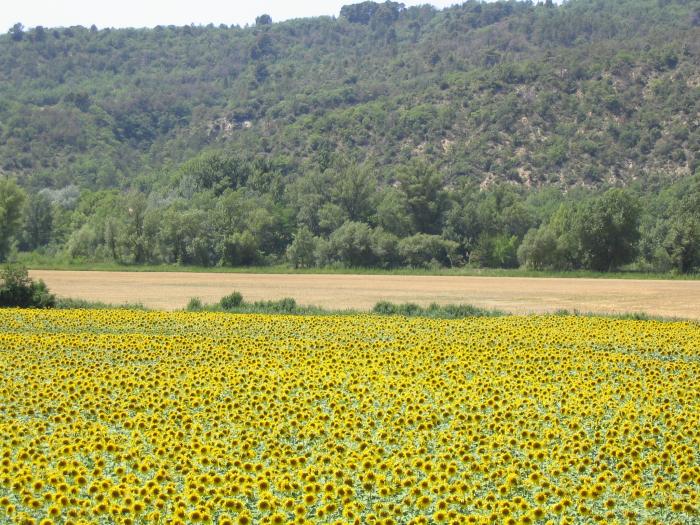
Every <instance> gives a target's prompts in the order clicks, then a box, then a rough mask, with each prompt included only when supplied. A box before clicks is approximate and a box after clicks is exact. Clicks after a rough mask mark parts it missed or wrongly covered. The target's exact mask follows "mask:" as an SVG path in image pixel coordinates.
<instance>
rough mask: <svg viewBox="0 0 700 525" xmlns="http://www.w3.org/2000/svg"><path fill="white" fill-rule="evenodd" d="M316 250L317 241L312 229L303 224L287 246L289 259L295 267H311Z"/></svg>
mask: <svg viewBox="0 0 700 525" xmlns="http://www.w3.org/2000/svg"><path fill="white" fill-rule="evenodd" d="M315 250H316V242H315V240H314V236H313V234H312V233H311V230H309V229H308V228H307V227H305V226H302V227H301V228H299V230H297V232H296V233H295V234H294V239H293V240H292V243H291V244H290V245H289V247H288V248H287V259H288V260H289V262H290V263H291V264H292V266H294V268H311V267H312V266H313V265H314V262H315V253H314V252H315Z"/></svg>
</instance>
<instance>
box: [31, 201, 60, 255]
mask: <svg viewBox="0 0 700 525" xmlns="http://www.w3.org/2000/svg"><path fill="white" fill-rule="evenodd" d="M52 230H53V213H52V209H51V201H49V199H48V198H47V197H46V195H44V194H43V193H35V194H33V195H31V196H30V197H29V199H28V200H27V206H26V208H25V214H24V243H25V247H26V248H27V249H29V250H35V249H36V248H38V247H40V246H45V245H47V244H48V243H49V242H50V241H51V232H52Z"/></svg>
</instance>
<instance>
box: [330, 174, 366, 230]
mask: <svg viewBox="0 0 700 525" xmlns="http://www.w3.org/2000/svg"><path fill="white" fill-rule="evenodd" d="M376 191H377V179H376V177H375V176H374V174H373V173H372V171H371V170H370V169H369V168H368V167H367V166H357V165H350V166H347V167H345V168H343V169H341V170H339V171H338V172H337V173H336V174H335V177H334V185H333V190H332V198H333V200H334V201H335V202H336V203H337V204H338V205H339V206H341V207H342V208H343V210H344V211H345V213H346V214H347V216H348V218H349V219H350V220H351V221H366V220H367V219H368V218H369V216H370V215H371V213H372V211H373V210H374V209H375V206H374V203H373V202H372V200H373V199H372V198H373V196H374V195H375V194H376Z"/></svg>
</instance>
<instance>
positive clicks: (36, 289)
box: [0, 265, 56, 308]
mask: <svg viewBox="0 0 700 525" xmlns="http://www.w3.org/2000/svg"><path fill="white" fill-rule="evenodd" d="M13 306H14V307H19V308H53V307H54V306H56V296H54V295H53V294H52V293H50V292H49V289H48V287H47V286H46V284H45V283H44V281H42V280H39V281H33V280H32V279H31V278H30V277H29V272H27V269H26V268H25V267H24V266H13V265H9V266H7V267H5V269H4V270H3V272H2V276H0V307H13Z"/></svg>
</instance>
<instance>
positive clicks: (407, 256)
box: [399, 233, 459, 268]
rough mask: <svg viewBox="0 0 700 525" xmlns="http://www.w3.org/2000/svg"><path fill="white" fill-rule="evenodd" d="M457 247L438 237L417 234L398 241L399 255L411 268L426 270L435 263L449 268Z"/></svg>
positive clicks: (453, 243) (452, 242) (455, 244)
mask: <svg viewBox="0 0 700 525" xmlns="http://www.w3.org/2000/svg"><path fill="white" fill-rule="evenodd" d="M458 247H459V245H458V244H457V243H456V242H454V241H448V240H445V239H443V238H442V237H440V236H439V235H429V234H426V233H417V234H415V235H412V236H411V237H406V238H405V239H401V241H399V255H400V256H401V258H402V259H403V261H404V262H405V263H406V264H407V265H409V266H411V267H413V268H426V267H428V266H430V265H431V263H433V261H434V262H436V263H438V264H440V265H442V266H451V265H452V260H453V259H454V257H455V255H456V252H457V249H458Z"/></svg>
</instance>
